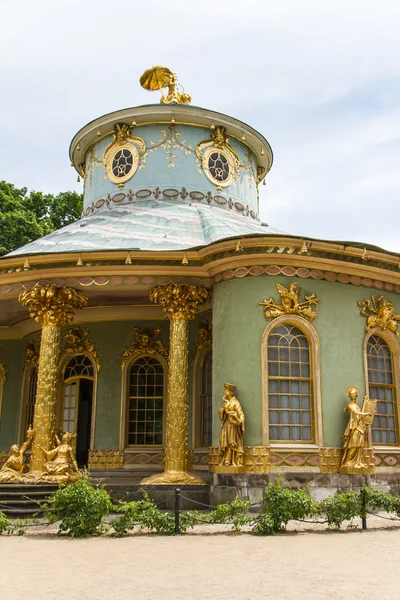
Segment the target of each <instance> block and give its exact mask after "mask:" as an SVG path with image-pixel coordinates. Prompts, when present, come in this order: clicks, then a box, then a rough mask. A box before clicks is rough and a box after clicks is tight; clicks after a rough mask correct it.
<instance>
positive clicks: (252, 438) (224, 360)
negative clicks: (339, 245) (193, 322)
mask: <svg viewBox="0 0 400 600" xmlns="http://www.w3.org/2000/svg"><path fill="white" fill-rule="evenodd" d="M293 280H295V278H293V279H289V278H287V277H267V276H261V277H246V278H244V279H235V280H231V281H226V282H222V283H219V284H218V285H216V286H215V287H214V294H213V295H214V301H213V302H214V303H213V340H214V341H213V344H214V345H213V348H214V357H215V359H214V373H213V398H214V402H216V403H217V404H218V403H219V402H220V400H221V398H222V394H223V384H224V382H225V381H228V382H231V383H235V384H236V385H237V395H238V398H239V400H240V401H241V403H242V406H243V410H244V412H245V415H246V434H245V443H246V445H260V444H261V443H262V377H261V373H262V364H261V341H262V335H263V332H264V329H265V328H266V326H267V325H268V323H269V322H270V321H269V320H266V319H265V317H264V313H263V308H262V307H261V306H258V302H260V301H262V300H264V299H268V298H270V297H271V296H272V297H273V298H274V299H275V301H276V302H277V303H278V304H279V303H280V301H279V298H280V297H279V293H278V291H277V289H276V287H275V284H276V283H280V284H282V285H285V286H288V285H289V283H290V282H291V281H293ZM296 281H297V284H298V287H301V288H302V294H304V293H306V294H310V293H312V292H315V294H316V295H317V297H318V298H320V302H319V304H318V306H317V312H318V316H317V318H316V319H315V321H313V326H314V328H315V330H316V331H317V333H318V336H319V340H320V346H321V391H322V414H323V426H324V445H325V446H340V445H341V440H342V435H343V432H344V429H345V427H346V423H347V417H346V415H345V414H344V412H343V408H344V406H345V404H346V393H345V391H346V388H347V387H348V386H349V385H356V386H358V387H359V388H360V392H361V395H363V394H364V393H365V391H364V390H365V384H364V370H363V357H362V344H363V340H364V335H365V325H366V319H365V317H362V316H361V315H360V309H359V307H358V306H357V301H358V300H364V299H365V298H367V297H369V296H370V293H371V292H370V290H368V289H366V288H363V287H355V286H351V285H343V284H340V283H331V282H326V281H310V280H301V279H297V280H296ZM376 295H379V294H376ZM301 297H303V296H301ZM385 297H386V298H388V299H390V300H391V301H392V302H393V304H394V306H395V309H396V311H397V313H398V312H399V311H400V298H399V297H398V296H396V295H393V294H389V293H385ZM214 420H215V422H214V427H213V431H214V436H213V438H214V439H213V444H214V445H217V443H218V426H217V422H218V415H217V411H215V410H214Z"/></svg>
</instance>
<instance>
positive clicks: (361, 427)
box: [339, 386, 377, 473]
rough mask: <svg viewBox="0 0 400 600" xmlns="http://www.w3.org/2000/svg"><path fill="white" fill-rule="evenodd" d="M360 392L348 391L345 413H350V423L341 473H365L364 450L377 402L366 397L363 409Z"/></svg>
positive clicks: (344, 439) (348, 389)
mask: <svg viewBox="0 0 400 600" xmlns="http://www.w3.org/2000/svg"><path fill="white" fill-rule="evenodd" d="M359 393H360V390H359V389H358V388H357V387H355V386H350V387H348V388H347V390H346V394H347V396H348V397H349V402H348V404H347V405H346V406H345V408H344V411H345V412H348V413H349V422H348V425H347V427H346V430H345V432H344V435H343V457H342V461H341V464H340V469H339V471H340V472H342V473H352V472H355V473H357V471H359V472H360V471H365V470H366V469H367V468H368V465H367V464H365V459H364V449H365V448H367V447H368V427H369V425H371V424H372V420H373V417H374V413H375V407H376V403H377V401H376V400H370V399H369V397H368V396H364V405H363V409H361V408H360V407H359V405H358V404H357V397H358V395H359Z"/></svg>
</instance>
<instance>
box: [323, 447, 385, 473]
mask: <svg viewBox="0 0 400 600" xmlns="http://www.w3.org/2000/svg"><path fill="white" fill-rule="evenodd" d="M342 456H343V449H342V448H321V449H320V471H321V473H343V474H347V475H368V474H373V473H376V465H375V456H374V449H373V448H363V449H362V463H363V466H360V467H355V466H351V467H346V466H343V467H341V466H340V463H341V461H342Z"/></svg>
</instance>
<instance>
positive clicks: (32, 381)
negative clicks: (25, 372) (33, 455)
mask: <svg viewBox="0 0 400 600" xmlns="http://www.w3.org/2000/svg"><path fill="white" fill-rule="evenodd" d="M37 376H38V370H37V366H36V365H35V366H33V367H32V368H31V372H30V373H29V379H28V394H27V397H26V404H25V419H24V431H23V434H24V435H25V432H26V431H27V429H28V428H29V427H30V426H32V427H33V418H34V416H35V402H36V389H37Z"/></svg>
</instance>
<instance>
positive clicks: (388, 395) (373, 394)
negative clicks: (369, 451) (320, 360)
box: [367, 334, 398, 445]
mask: <svg viewBox="0 0 400 600" xmlns="http://www.w3.org/2000/svg"><path fill="white" fill-rule="evenodd" d="M367 370H368V394H369V397H370V398H371V399H373V400H378V404H377V406H376V410H375V416H374V421H373V423H372V427H371V435H372V443H373V444H374V445H379V444H385V445H394V444H397V440H398V433H397V428H396V418H397V417H396V404H397V399H396V386H395V379H394V370H393V356H392V352H391V350H390V347H389V345H388V344H387V342H386V341H385V340H384V339H383V338H382V337H381V336H379V335H376V334H374V335H371V336H370V338H369V339H368V342H367Z"/></svg>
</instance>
